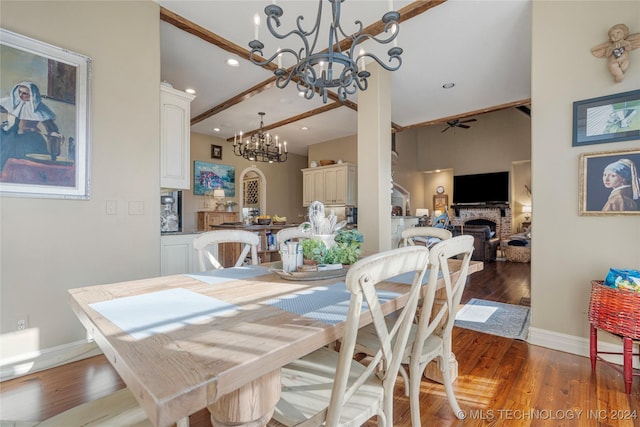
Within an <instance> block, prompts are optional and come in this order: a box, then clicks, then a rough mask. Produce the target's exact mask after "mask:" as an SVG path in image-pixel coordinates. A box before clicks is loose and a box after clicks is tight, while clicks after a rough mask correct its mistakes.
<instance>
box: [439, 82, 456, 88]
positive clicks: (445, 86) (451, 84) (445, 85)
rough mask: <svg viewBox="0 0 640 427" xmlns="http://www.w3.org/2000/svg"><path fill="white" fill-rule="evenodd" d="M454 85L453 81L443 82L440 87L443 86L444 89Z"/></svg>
mask: <svg viewBox="0 0 640 427" xmlns="http://www.w3.org/2000/svg"><path fill="white" fill-rule="evenodd" d="M455 85H456V84H455V83H445V84H443V85H442V87H443V88H445V89H451V88H452V87H454V86H455Z"/></svg>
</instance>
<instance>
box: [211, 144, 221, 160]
mask: <svg viewBox="0 0 640 427" xmlns="http://www.w3.org/2000/svg"><path fill="white" fill-rule="evenodd" d="M211 158H212V159H220V160H222V146H220V145H214V144H211Z"/></svg>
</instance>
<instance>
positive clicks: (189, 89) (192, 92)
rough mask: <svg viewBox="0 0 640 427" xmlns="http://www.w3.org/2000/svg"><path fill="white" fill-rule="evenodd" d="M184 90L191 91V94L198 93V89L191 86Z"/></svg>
mask: <svg viewBox="0 0 640 427" xmlns="http://www.w3.org/2000/svg"><path fill="white" fill-rule="evenodd" d="M184 91H185V92H187V93H191V94H194V93H196V90H195V89H191V88H190V87H188V88H186V89H185V90H184Z"/></svg>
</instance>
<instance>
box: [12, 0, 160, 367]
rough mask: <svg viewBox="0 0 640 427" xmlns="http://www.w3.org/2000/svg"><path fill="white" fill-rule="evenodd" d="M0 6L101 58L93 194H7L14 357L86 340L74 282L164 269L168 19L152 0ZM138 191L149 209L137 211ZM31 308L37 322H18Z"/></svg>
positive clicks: (40, 35)
mask: <svg viewBox="0 0 640 427" xmlns="http://www.w3.org/2000/svg"><path fill="white" fill-rule="evenodd" d="M0 15H1V16H2V27H3V28H5V29H7V30H10V31H13V32H16V33H20V34H23V35H25V36H28V37H31V38H35V39H37V40H41V41H44V42H47V43H50V44H53V45H56V46H59V47H63V48H66V49H70V50H72V51H75V52H78V53H81V54H83V55H86V56H89V57H91V58H92V60H93V65H92V67H93V68H92V80H91V83H90V86H91V100H90V104H91V123H90V146H91V148H90V149H91V168H90V175H91V200H88V201H76V200H52V199H37V198H15V197H2V199H1V200H0V201H1V208H0V209H1V210H0V212H1V215H2V217H1V219H0V221H1V222H0V224H1V226H2V227H1V247H0V248H1V261H0V270H1V273H0V286H1V288H0V299H1V303H0V304H1V323H2V324H1V333H2V338H1V340H0V343H2V348H1V356H0V357H2V358H5V357H8V356H11V355H15V354H22V353H25V352H28V351H36V350H40V349H45V348H49V347H54V346H58V345H63V344H67V343H70V342H74V341H79V340H82V339H84V337H85V335H86V332H85V330H84V328H83V327H82V326H81V325H80V322H79V321H78V319H77V318H76V316H75V315H74V314H73V313H72V312H71V309H70V307H69V304H68V302H67V289H70V288H76V287H81V286H87V285H94V284H98V283H109V282H117V281H123V280H130V279H136V278H143V277H150V276H157V275H159V273H160V233H159V232H158V230H159V213H160V212H159V211H160V205H159V203H158V201H159V196H160V189H159V154H160V151H159V142H158V141H159V108H160V107H159V105H160V96H159V84H160V38H159V25H160V24H159V19H158V16H159V9H158V5H157V4H156V3H153V2H151V1H127V2H101V1H98V2H77V1H69V2H58V1H43V2H32V1H17V2H14V1H9V2H7V1H4V2H1V3H0ZM7 84H9V82H4V81H2V82H1V85H2V86H1V88H0V89H1V91H2V95H1V96H6V94H7V90H8V89H7V87H6V85H7ZM107 200H115V201H117V207H118V211H117V215H106V201H107ZM130 201H140V202H143V204H144V215H129V214H128V208H127V206H128V203H129V202H130ZM24 315H27V316H28V320H29V329H28V330H27V331H24V332H21V333H14V332H13V331H14V321H15V318H16V316H24Z"/></svg>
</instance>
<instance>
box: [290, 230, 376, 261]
mask: <svg viewBox="0 0 640 427" xmlns="http://www.w3.org/2000/svg"><path fill="white" fill-rule="evenodd" d="M363 241H364V237H363V235H362V233H360V232H359V231H358V230H355V229H354V230H340V231H339V232H338V233H337V234H336V236H335V242H336V243H335V245H333V246H332V247H331V248H327V246H326V245H325V243H324V242H323V241H322V240H319V239H313V238H310V239H304V240H302V242H301V245H302V257H303V258H304V259H305V260H311V261H312V262H315V263H317V264H343V265H351V264H354V263H355V262H356V261H358V258H359V257H360V254H361V253H362V249H361V243H362V242H363Z"/></svg>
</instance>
